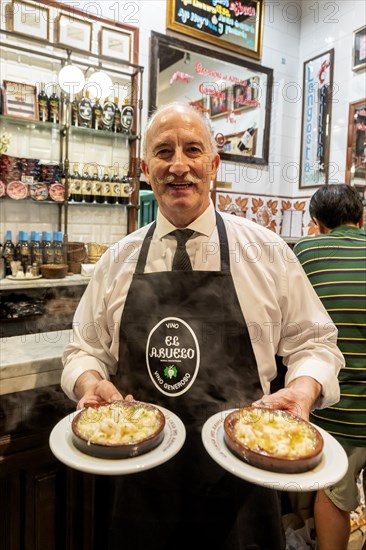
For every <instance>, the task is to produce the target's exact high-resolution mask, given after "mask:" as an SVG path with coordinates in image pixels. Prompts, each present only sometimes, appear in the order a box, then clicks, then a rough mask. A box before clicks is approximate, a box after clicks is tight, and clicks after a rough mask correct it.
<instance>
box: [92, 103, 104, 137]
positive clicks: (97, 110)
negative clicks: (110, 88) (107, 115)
mask: <svg viewBox="0 0 366 550" xmlns="http://www.w3.org/2000/svg"><path fill="white" fill-rule="evenodd" d="M92 119H93V129H94V130H102V128H103V109H102V106H101V104H100V103H99V98H98V97H97V98H96V99H95V103H94V105H93V116H92Z"/></svg>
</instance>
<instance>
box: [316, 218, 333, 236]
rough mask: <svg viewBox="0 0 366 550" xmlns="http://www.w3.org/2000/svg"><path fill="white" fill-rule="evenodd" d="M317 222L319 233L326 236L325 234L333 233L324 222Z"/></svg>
mask: <svg viewBox="0 0 366 550" xmlns="http://www.w3.org/2000/svg"><path fill="white" fill-rule="evenodd" d="M315 221H316V224H317V226H318V228H319V233H321V234H322V235H324V234H325V233H330V232H331V229H329V227H327V226H326V225H324V224H323V223H322V222H320V221H319V220H315Z"/></svg>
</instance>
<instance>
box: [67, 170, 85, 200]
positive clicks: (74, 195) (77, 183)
mask: <svg viewBox="0 0 366 550" xmlns="http://www.w3.org/2000/svg"><path fill="white" fill-rule="evenodd" d="M73 169H74V171H73V173H72V174H71V176H70V191H71V200H72V201H73V202H83V195H82V188H81V184H82V181H81V176H80V174H79V165H78V163H77V162H74V164H73Z"/></svg>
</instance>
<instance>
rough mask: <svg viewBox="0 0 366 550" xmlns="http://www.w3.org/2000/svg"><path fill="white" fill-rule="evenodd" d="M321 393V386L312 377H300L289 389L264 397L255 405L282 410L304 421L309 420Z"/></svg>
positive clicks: (291, 383)
mask: <svg viewBox="0 0 366 550" xmlns="http://www.w3.org/2000/svg"><path fill="white" fill-rule="evenodd" d="M320 393H321V385H320V384H319V382H317V381H316V380H315V379H314V378H311V377H310V376H300V377H299V378H296V380H293V381H292V382H290V384H289V385H288V387H287V388H283V389H282V390H279V391H277V392H276V393H273V394H272V395H264V396H263V397H262V398H261V399H259V400H258V401H256V402H255V403H253V405H254V406H256V407H272V408H274V409H281V410H284V411H287V412H289V413H291V414H294V415H296V416H300V417H301V418H303V419H304V420H309V414H310V411H311V409H312V407H313V405H314V403H315V401H316V400H317V398H318V397H319V395H320Z"/></svg>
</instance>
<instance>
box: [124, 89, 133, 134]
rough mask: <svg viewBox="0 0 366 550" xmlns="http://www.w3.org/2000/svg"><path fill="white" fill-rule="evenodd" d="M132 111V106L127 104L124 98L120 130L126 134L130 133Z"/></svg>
mask: <svg viewBox="0 0 366 550" xmlns="http://www.w3.org/2000/svg"><path fill="white" fill-rule="evenodd" d="M134 113H135V111H134V108H133V107H132V105H129V103H128V99H127V98H126V99H125V104H124V106H123V107H122V113H121V122H122V132H123V133H124V134H126V135H130V134H131V132H132V125H133V117H134Z"/></svg>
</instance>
